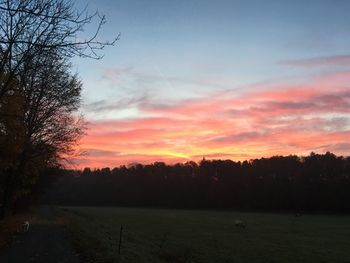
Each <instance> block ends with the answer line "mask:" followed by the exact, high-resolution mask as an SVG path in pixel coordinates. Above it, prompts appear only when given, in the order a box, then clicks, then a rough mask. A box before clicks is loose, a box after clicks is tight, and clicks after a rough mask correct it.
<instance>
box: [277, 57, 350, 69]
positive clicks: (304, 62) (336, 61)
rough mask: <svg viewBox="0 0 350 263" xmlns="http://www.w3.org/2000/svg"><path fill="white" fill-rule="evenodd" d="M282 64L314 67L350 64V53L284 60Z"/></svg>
mask: <svg viewBox="0 0 350 263" xmlns="http://www.w3.org/2000/svg"><path fill="white" fill-rule="evenodd" d="M281 64H283V65H287V66H292V67H303V68H314V67H324V66H350V55H338V56H324V57H315V58H306V59H295V60H288V61H282V62H281Z"/></svg>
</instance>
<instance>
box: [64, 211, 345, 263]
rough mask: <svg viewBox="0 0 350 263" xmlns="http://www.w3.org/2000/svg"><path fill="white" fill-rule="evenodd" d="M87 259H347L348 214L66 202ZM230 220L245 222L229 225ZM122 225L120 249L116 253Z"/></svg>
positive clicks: (197, 260)
mask: <svg viewBox="0 0 350 263" xmlns="http://www.w3.org/2000/svg"><path fill="white" fill-rule="evenodd" d="M63 210H64V214H65V215H66V217H68V218H69V219H70V221H69V222H70V229H71V232H72V234H73V238H74V240H75V242H76V244H77V246H78V248H79V249H80V250H81V251H80V252H82V253H83V255H85V257H86V260H87V261H91V262H125V263H129V262H154V263H157V262H203V263H204V262H207V263H215V262H220V263H221V262H350V216H334V215H329V216H328V215H303V216H301V217H295V216H294V215H291V214H269V213H244V212H224V211H193V210H161V209H159V210H158V209H137V208H95V207H77V208H71V207H69V208H65V209H63ZM236 219H240V220H243V221H245V222H246V223H247V228H246V229H242V228H238V227H236V226H235V224H234V221H235V220H236ZM121 225H123V227H124V230H123V242H122V247H121V255H120V256H119V255H118V253H117V252H118V240H119V230H120V226H121Z"/></svg>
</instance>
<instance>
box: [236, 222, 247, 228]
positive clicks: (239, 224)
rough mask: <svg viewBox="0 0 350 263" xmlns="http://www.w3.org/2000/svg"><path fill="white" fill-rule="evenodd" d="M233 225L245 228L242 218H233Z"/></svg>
mask: <svg viewBox="0 0 350 263" xmlns="http://www.w3.org/2000/svg"><path fill="white" fill-rule="evenodd" d="M235 226H236V227H240V228H246V226H247V225H246V223H245V222H243V221H242V220H235Z"/></svg>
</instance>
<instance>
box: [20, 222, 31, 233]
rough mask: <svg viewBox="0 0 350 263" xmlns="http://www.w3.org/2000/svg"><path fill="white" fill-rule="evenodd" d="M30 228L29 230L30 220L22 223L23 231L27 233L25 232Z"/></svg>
mask: <svg viewBox="0 0 350 263" xmlns="http://www.w3.org/2000/svg"><path fill="white" fill-rule="evenodd" d="M28 230H29V222H28V221H24V222H23V223H22V225H21V232H23V233H25V232H28Z"/></svg>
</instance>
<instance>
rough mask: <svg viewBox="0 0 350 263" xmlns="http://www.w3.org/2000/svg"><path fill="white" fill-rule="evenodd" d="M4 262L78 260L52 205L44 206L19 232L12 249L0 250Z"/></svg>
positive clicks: (61, 262) (69, 262)
mask: <svg viewBox="0 0 350 263" xmlns="http://www.w3.org/2000/svg"><path fill="white" fill-rule="evenodd" d="M0 262H1V263H31V262H34V263H79V262H81V261H80V259H79V255H78V254H77V253H76V252H75V251H74V249H73V247H72V245H71V243H70V241H69V240H68V239H67V238H66V236H65V229H64V225H63V224H61V223H59V222H58V221H57V220H56V218H55V216H54V213H53V211H52V209H51V208H50V207H49V206H41V207H40V208H39V211H38V220H35V222H34V223H32V224H31V225H30V228H29V231H28V232H26V233H21V234H18V235H17V236H16V237H15V239H14V241H13V244H12V246H11V247H10V248H8V249H7V250H5V251H1V252H0Z"/></svg>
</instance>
